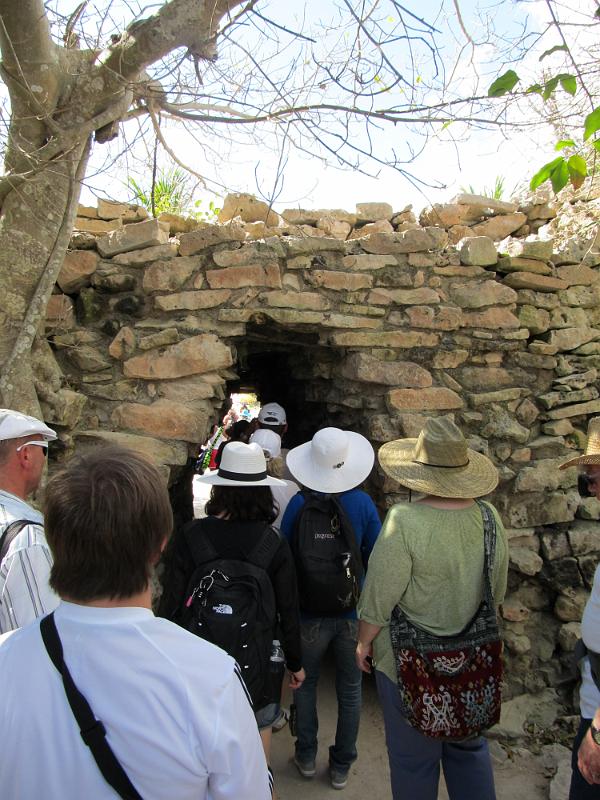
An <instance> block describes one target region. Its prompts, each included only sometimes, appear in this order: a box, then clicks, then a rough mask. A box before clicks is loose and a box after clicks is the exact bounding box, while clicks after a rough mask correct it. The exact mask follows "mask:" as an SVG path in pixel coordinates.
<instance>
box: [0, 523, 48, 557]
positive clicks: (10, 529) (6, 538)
mask: <svg viewBox="0 0 600 800" xmlns="http://www.w3.org/2000/svg"><path fill="white" fill-rule="evenodd" d="M27 525H41V522H36V521H35V520H33V519H15V520H13V521H12V522H10V523H9V524H8V525H7V526H6V528H4V531H3V532H2V536H0V564H1V563H2V561H3V560H4V557H5V556H6V554H7V553H8V550H9V548H10V546H11V544H12V542H13V540H14V539H16V538H17V536H18V535H19V534H20V533H21V531H22V530H23V528H25V527H27Z"/></svg>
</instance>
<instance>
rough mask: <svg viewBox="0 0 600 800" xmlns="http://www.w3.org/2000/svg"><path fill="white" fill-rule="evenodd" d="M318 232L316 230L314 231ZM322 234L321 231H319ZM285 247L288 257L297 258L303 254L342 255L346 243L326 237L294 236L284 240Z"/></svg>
mask: <svg viewBox="0 0 600 800" xmlns="http://www.w3.org/2000/svg"><path fill="white" fill-rule="evenodd" d="M315 230H318V229H315ZM319 232H320V233H323V231H319ZM285 243H286V246H287V248H288V253H289V254H290V256H299V255H302V254H304V253H324V252H328V251H329V252H332V253H340V252H341V253H343V252H344V251H345V250H346V243H345V242H343V241H342V240H341V239H332V238H330V237H328V236H294V237H289V238H286V240H285Z"/></svg>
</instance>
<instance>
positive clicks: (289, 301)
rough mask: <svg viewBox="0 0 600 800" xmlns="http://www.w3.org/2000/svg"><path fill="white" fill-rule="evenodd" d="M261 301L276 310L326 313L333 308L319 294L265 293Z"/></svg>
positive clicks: (261, 296)
mask: <svg viewBox="0 0 600 800" xmlns="http://www.w3.org/2000/svg"><path fill="white" fill-rule="evenodd" d="M260 300H261V302H263V303H265V302H266V304H267V305H268V306H274V307H275V308H298V309H307V310H310V311H326V310H327V309H328V308H330V306H331V304H330V302H329V300H328V299H327V298H326V297H324V296H323V295H321V294H319V293H318V292H285V291H279V292H278V291H275V292H263V293H262V294H261V295H260Z"/></svg>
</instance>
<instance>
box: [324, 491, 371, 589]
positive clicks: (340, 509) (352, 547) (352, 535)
mask: <svg viewBox="0 0 600 800" xmlns="http://www.w3.org/2000/svg"><path fill="white" fill-rule="evenodd" d="M329 497H330V499H331V502H332V503H333V506H334V508H335V509H336V512H337V515H338V517H339V519H340V530H341V532H342V536H343V537H344V541H345V542H346V545H347V547H348V550H349V551H350V553H351V554H352V560H353V561H354V569H355V572H356V573H357V574H358V576H359V577H362V575H363V573H364V567H363V561H362V557H361V554H360V548H359V546H358V541H357V538H356V532H355V530H354V525H353V524H352V520H351V519H350V516H349V515H348V513H347V512H346V509H345V508H344V506H343V505H342V502H341V500H340V498H339V496H338V495H335V494H332V495H329Z"/></svg>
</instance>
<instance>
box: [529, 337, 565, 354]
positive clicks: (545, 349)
mask: <svg viewBox="0 0 600 800" xmlns="http://www.w3.org/2000/svg"><path fill="white" fill-rule="evenodd" d="M527 349H528V350H529V351H530V352H531V353H533V354H534V355H540V356H553V355H556V353H557V352H558V347H556V345H553V344H548V342H540V341H537V340H536V341H533V342H529V344H528V345H527Z"/></svg>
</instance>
